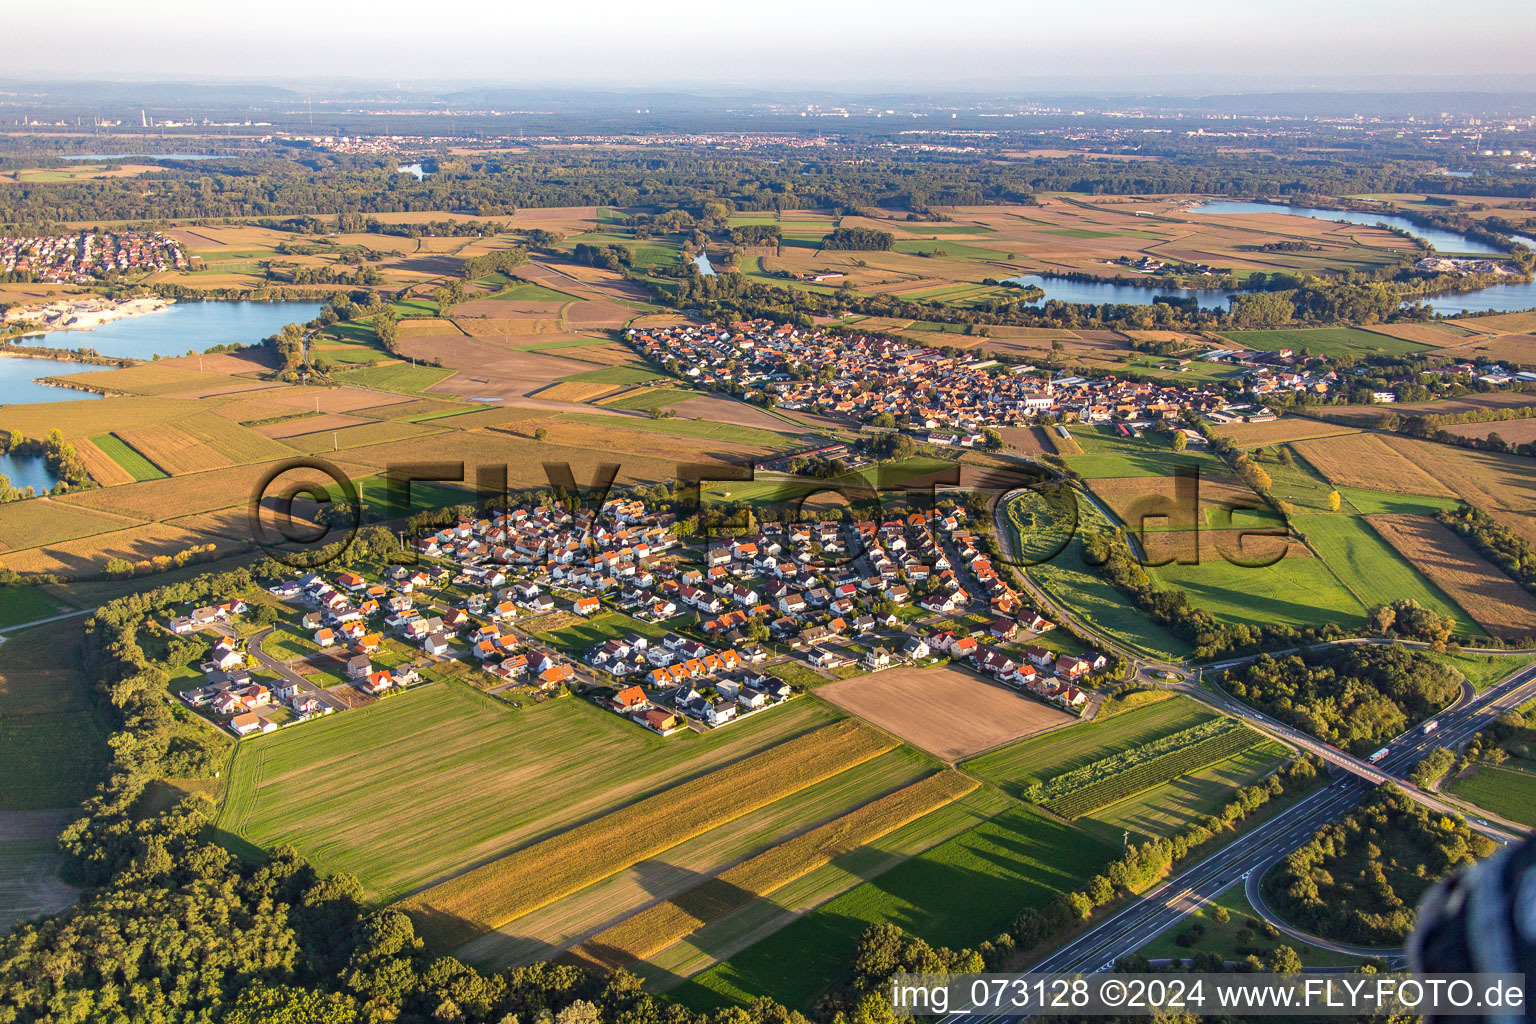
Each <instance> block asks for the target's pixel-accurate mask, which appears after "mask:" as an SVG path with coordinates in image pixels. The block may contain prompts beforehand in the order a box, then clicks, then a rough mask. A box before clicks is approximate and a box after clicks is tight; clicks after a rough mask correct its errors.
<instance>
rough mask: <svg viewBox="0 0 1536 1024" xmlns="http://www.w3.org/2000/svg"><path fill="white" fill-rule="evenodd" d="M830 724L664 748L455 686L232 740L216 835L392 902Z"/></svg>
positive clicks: (804, 706)
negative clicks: (283, 856) (576, 753)
mask: <svg viewBox="0 0 1536 1024" xmlns="http://www.w3.org/2000/svg"><path fill="white" fill-rule="evenodd" d="M835 718H836V715H835V714H833V713H831V712H829V711H828V710H827V709H826V708H824V707H822V706H820V705H817V704H816V703H814V702H811V701H794V702H792V703H791V704H790V705H789V706H788V707H784V708H779V709H775V711H774V712H773V714H771V715H767V716H763V717H761V718H759V719H757V720H756V725H755V728H754V729H752V730H735V729H729V730H723V731H719V732H714V733H711V734H708V735H695V734H692V733H688V734H685V735H680V736H673V737H668V738H665V739H663V738H662V737H659V736H656V735H655V734H654V733H651V732H648V731H647V730H643V729H640V728H637V727H636V726H634V725H633V724H631V723H627V722H624V721H622V720H621V719H619V718H617V717H616V716H614V715H613V714H611V713H609V712H607V711H603V710H602V709H600V708H596V707H594V706H592V705H590V704H586V703H585V702H576V701H550V702H547V703H545V704H542V705H539V706H537V707H532V708H524V709H522V710H520V711H518V712H517V713H516V714H512V713H510V712H508V711H507V710H506V708H505V707H504V706H503V705H501V704H499V703H498V702H496V701H494V700H493V699H491V698H488V697H484V696H482V695H481V694H478V693H475V692H473V691H472V690H470V689H469V688H467V687H464V686H457V685H439V686H431V687H423V688H421V689H417V690H413V691H411V692H409V693H405V694H401V695H399V696H396V697H392V698H390V699H389V700H388V701H384V702H382V703H381V704H379V705H376V706H375V707H372V708H370V709H369V711H368V713H367V714H366V715H340V716H333V717H332V718H330V719H327V720H325V721H323V722H317V723H311V724H310V726H309V727H307V728H304V729H294V730H283V731H281V732H279V733H277V734H275V735H272V736H267V737H263V738H262V739H261V740H259V741H257V742H254V743H248V744H241V745H240V746H239V747H238V748H237V750H236V755H235V763H234V765H233V766H232V769H231V779H232V781H231V785H230V788H229V794H228V796H227V798H226V800H225V803H224V807H223V808H222V811H221V814H220V817H219V827H220V828H221V829H223V830H225V831H227V832H230V833H231V834H234V835H236V836H239V837H240V838H242V839H245V840H247V841H250V842H253V843H256V844H258V845H261V846H273V845H277V844H280V843H292V844H293V845H295V846H297V847H298V848H299V849H300V850H302V851H303V852H304V853H305V855H306V856H308V857H309V858H310V859H311V860H312V861H313V862H314V863H316V864H319V865H322V866H323V867H324V868H325V869H326V870H332V871H340V870H346V871H350V872H352V873H354V874H355V875H357V877H358V878H359V879H360V880H361V881H362V883H363V886H364V893H365V896H366V898H368V899H369V900H370V901H373V902H387V901H390V900H395V899H399V898H400V897H403V896H405V895H407V894H408V893H410V892H412V891H414V890H417V889H420V888H422V887H424V886H427V885H430V884H431V883H432V882H433V881H436V880H439V879H443V878H446V877H449V876H450V875H452V874H454V873H455V872H458V871H462V870H464V869H465V868H466V867H469V866H473V865H476V864H483V863H487V862H490V861H493V860H495V859H496V858H498V857H500V856H502V855H503V854H505V853H507V852H509V851H511V850H515V849H517V848H518V847H520V846H526V845H529V844H534V843H537V842H539V841H540V840H543V839H546V838H548V837H550V836H552V835H556V834H558V833H559V832H560V831H561V830H563V829H567V828H571V827H573V826H574V825H576V824H579V823H580V822H581V821H583V820H586V819H590V818H594V817H598V816H602V815H605V814H607V813H608V812H610V811H612V810H614V809H615V808H616V807H618V806H620V805H621V804H622V803H624V802H626V801H634V800H639V799H643V798H645V797H649V796H653V795H655V794H658V793H663V792H666V791H667V790H669V789H670V788H671V787H673V786H676V785H680V784H682V783H684V782H687V781H689V780H691V779H693V778H695V777H697V776H703V775H707V774H708V773H709V772H712V771H714V770H715V769H716V768H719V767H721V766H722V765H724V764H729V763H731V762H734V761H737V760H740V759H742V758H745V757H749V756H751V755H753V754H756V753H758V752H760V751H762V750H764V749H767V748H769V747H771V746H773V745H774V744H777V743H780V742H783V741H785V740H788V739H792V738H794V737H797V736H800V735H802V734H804V733H806V732H807V731H809V730H811V729H815V728H819V727H821V726H824V725H826V724H827V723H828V722H830V721H833V720H834V719H835ZM576 749H585V750H589V751H591V753H590V754H589V755H588V756H586V757H585V758H584V759H582V760H580V761H575V760H573V758H572V756H571V754H570V751H572V750H576ZM363 754H366V758H365V760H364V763H362V764H361V765H360V764H359V760H358V758H359V757H360V756H361V755H363ZM552 779H558V780H561V783H562V784H561V785H541V783H548V782H549V781H550V780H552Z"/></svg>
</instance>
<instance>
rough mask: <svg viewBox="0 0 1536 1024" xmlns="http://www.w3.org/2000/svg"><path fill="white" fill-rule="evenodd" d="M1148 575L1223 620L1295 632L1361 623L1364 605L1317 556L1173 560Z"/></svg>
mask: <svg viewBox="0 0 1536 1024" xmlns="http://www.w3.org/2000/svg"><path fill="white" fill-rule="evenodd" d="M1147 573H1148V574H1149V575H1150V576H1151V577H1152V578H1153V579H1154V580H1156V581H1157V582H1158V583H1160V584H1162V585H1163V586H1165V587H1177V588H1178V589H1180V590H1183V591H1184V592H1185V593H1186V594H1188V595H1189V600H1190V603H1191V604H1193V605H1194V606H1195V607H1197V608H1204V609H1205V610H1206V611H1209V612H1210V613H1211V614H1212V615H1215V616H1216V617H1217V618H1218V619H1221V620H1222V621H1224V622H1236V623H1247V624H1249V625H1255V626H1257V625H1268V624H1274V623H1279V624H1284V625H1289V626H1294V627H1296V628H1298V629H1300V628H1305V627H1308V626H1323V625H1326V624H1328V623H1330V622H1332V623H1337V624H1338V625H1340V626H1342V627H1343V628H1345V629H1353V628H1358V627H1360V626H1363V625H1364V624H1365V610H1366V609H1365V606H1364V605H1362V604H1361V603H1360V600H1359V599H1358V598H1356V597H1355V595H1354V594H1352V593H1350V592H1349V590H1348V589H1347V588H1346V587H1345V586H1344V585H1343V584H1342V583H1340V582H1339V580H1338V578H1337V577H1336V576H1334V574H1333V573H1332V572H1330V571H1329V569H1328V566H1327V565H1326V564H1325V563H1324V561H1323V560H1322V559H1320V558H1282V559H1281V560H1280V561H1278V562H1276V563H1274V564H1273V565H1262V566H1253V565H1239V564H1235V563H1232V562H1229V561H1226V560H1222V561H1219V562H1210V561H1208V562H1202V563H1200V564H1199V565H1180V564H1178V563H1177V562H1174V563H1171V564H1169V565H1164V566H1158V567H1156V568H1149V569H1148V570H1147Z"/></svg>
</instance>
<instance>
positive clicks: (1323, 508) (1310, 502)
mask: <svg viewBox="0 0 1536 1024" xmlns="http://www.w3.org/2000/svg"><path fill="white" fill-rule="evenodd" d="M1288 450H1289V451H1290V453H1291V464H1290V465H1289V466H1287V465H1286V464H1285V463H1283V462H1281V461H1280V459H1279V457H1278V456H1275V457H1273V458H1272V457H1271V456H1270V452H1271V451H1273V449H1262V451H1263V454H1264V458H1263V459H1262V461H1260V463H1259V465H1261V466H1263V467H1264V472H1266V473H1268V474H1269V479H1270V480H1271V481H1272V484H1273V486H1272V487H1271V488H1270V490H1271V491H1272V492H1273V493H1274V495H1275V497H1276V498H1279V499H1280V500H1281V501H1288V502H1290V503H1291V504H1292V505H1294V506H1296V509H1297V511H1299V512H1327V511H1329V508H1328V495H1329V493H1330V492H1332V491H1333V485H1332V484H1330V483H1329V482H1328V481H1327V480H1325V479H1324V478H1323V476H1322V474H1320V473H1318V472H1317V471H1316V470H1315V469H1313V468H1312V466H1311V464H1310V463H1308V462H1307V460H1306V459H1305V458H1303V457H1302V456H1301V455H1299V454H1297V452H1296V450H1295V449H1294V448H1291V449H1288Z"/></svg>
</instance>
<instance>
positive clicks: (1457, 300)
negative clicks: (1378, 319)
mask: <svg viewBox="0 0 1536 1024" xmlns="http://www.w3.org/2000/svg"><path fill="white" fill-rule="evenodd" d="M1423 301H1424V302H1425V304H1426V305H1428V306H1429V308H1430V309H1433V310H1434V311H1435V312H1436V313H1444V314H1447V315H1450V316H1459V315H1460V314H1462V313H1481V312H1483V311H1484V310H1488V309H1492V310H1495V311H1496V312H1499V313H1518V312H1521V311H1523V310H1527V309H1530V308H1532V307H1536V281H1523V282H1520V283H1518V284H1496V285H1493V286H1491V287H1488V288H1483V289H1481V290H1480V291H1475V292H1468V293H1467V294H1465V295H1436V296H1434V297H1432V298H1427V299H1424V300H1423Z"/></svg>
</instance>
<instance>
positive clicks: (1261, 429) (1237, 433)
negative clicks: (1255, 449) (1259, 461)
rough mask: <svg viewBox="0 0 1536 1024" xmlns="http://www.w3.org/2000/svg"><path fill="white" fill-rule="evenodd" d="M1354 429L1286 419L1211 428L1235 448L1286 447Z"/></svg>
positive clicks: (1296, 418)
mask: <svg viewBox="0 0 1536 1024" xmlns="http://www.w3.org/2000/svg"><path fill="white" fill-rule="evenodd" d="M1355 429H1356V428H1354V427H1345V426H1340V425H1339V424H1337V423H1320V422H1318V421H1317V420H1307V419H1301V418H1300V417H1295V416H1287V417H1286V418H1284V419H1279V420H1271V421H1270V422H1268V423H1224V424H1219V425H1216V426H1213V427H1212V428H1211V432H1212V433H1213V434H1215V435H1216V436H1217V437H1224V438H1226V439H1227V440H1228V441H1231V442H1232V443H1233V444H1235V445H1240V446H1242V447H1248V446H1251V445H1266V444H1285V443H1286V442H1287V441H1305V440H1308V439H1309V438H1314V437H1333V436H1334V435H1336V434H1353V433H1354V432H1355Z"/></svg>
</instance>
